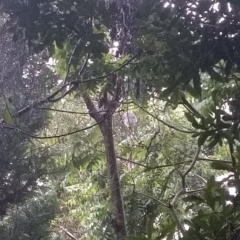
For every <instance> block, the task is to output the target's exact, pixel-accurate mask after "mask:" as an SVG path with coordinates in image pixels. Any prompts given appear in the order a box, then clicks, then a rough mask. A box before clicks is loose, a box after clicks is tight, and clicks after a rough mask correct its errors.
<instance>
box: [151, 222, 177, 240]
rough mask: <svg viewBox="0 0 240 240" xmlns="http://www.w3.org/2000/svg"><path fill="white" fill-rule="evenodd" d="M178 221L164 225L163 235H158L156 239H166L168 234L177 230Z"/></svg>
mask: <svg viewBox="0 0 240 240" xmlns="http://www.w3.org/2000/svg"><path fill="white" fill-rule="evenodd" d="M176 226H177V223H176V221H174V222H171V223H169V224H168V225H165V226H163V228H162V229H161V235H159V236H157V237H156V238H155V240H161V239H165V238H166V236H167V235H169V234H170V235H171V234H172V233H174V232H175V230H176Z"/></svg>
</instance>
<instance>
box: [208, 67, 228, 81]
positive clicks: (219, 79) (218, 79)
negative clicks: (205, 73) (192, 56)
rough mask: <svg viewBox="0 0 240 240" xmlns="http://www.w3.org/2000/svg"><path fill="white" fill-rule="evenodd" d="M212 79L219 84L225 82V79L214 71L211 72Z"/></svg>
mask: <svg viewBox="0 0 240 240" xmlns="http://www.w3.org/2000/svg"><path fill="white" fill-rule="evenodd" d="M211 77H212V78H213V79H215V80H216V81H217V82H225V80H224V78H223V77H222V76H221V75H220V74H219V73H217V72H215V71H214V70H213V69H212V71H211Z"/></svg>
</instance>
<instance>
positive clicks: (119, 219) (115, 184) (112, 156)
mask: <svg viewBox="0 0 240 240" xmlns="http://www.w3.org/2000/svg"><path fill="white" fill-rule="evenodd" d="M99 125H100V129H101V132H102V135H103V138H104V144H105V151H106V158H107V167H108V176H109V184H110V196H111V202H112V214H113V220H112V224H113V227H114V230H115V232H116V235H117V239H118V240H123V239H125V237H126V236H127V230H126V221H125V214H124V213H125V212H124V206H123V200H122V195H121V185H120V179H119V172H118V165H117V158H116V153H115V146H114V139H113V127H112V116H109V117H107V118H106V119H105V120H104V121H103V122H101V123H100V124H99Z"/></svg>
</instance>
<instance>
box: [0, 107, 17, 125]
mask: <svg viewBox="0 0 240 240" xmlns="http://www.w3.org/2000/svg"><path fill="white" fill-rule="evenodd" d="M1 115H2V118H3V120H4V121H5V123H7V124H10V125H14V121H13V118H12V116H11V113H10V112H9V109H8V108H4V109H3V110H2V114H1Z"/></svg>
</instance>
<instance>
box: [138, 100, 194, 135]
mask: <svg viewBox="0 0 240 240" xmlns="http://www.w3.org/2000/svg"><path fill="white" fill-rule="evenodd" d="M134 104H135V105H136V106H138V107H139V108H140V109H141V110H143V111H144V112H145V113H147V114H148V115H150V116H151V117H153V118H155V119H156V120H157V121H159V122H161V123H162V124H164V125H166V126H167V127H169V128H171V129H174V130H176V131H178V132H182V133H190V134H193V133H197V132H196V131H186V130H182V129H179V128H177V127H175V126H172V125H170V124H168V123H166V122H164V121H163V120H161V119H160V118H158V117H157V116H155V115H153V114H152V113H150V112H149V111H147V110H146V109H144V108H142V107H141V106H140V105H138V104H137V103H135V102H134Z"/></svg>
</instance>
